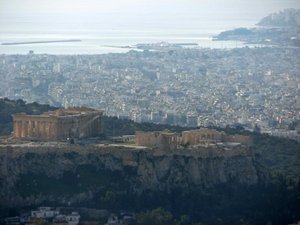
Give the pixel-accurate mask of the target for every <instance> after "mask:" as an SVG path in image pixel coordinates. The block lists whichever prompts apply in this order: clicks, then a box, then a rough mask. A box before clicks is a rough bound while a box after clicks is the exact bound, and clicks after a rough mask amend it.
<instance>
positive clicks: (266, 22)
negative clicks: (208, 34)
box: [214, 9, 300, 47]
mask: <svg viewBox="0 0 300 225" xmlns="http://www.w3.org/2000/svg"><path fill="white" fill-rule="evenodd" d="M257 25H258V26H259V27H255V28H249V29H248V28H237V29H234V30H229V31H224V32H221V33H220V34H219V35H217V36H216V37H214V40H216V41H220V40H222V41H223V40H225V41H227V40H234V41H243V42H246V43H248V44H262V45H269V46H281V47H283V46H297V47H299V46H300V38H299V33H300V9H285V10H283V11H281V12H278V13H273V14H270V15H269V16H267V17H265V18H263V19H262V20H261V21H260V22H259V23H258V24H257Z"/></svg>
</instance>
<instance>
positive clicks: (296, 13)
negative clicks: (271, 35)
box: [257, 9, 300, 27]
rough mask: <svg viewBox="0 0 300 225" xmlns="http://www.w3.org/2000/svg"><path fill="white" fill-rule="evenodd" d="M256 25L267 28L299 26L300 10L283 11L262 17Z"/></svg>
mask: <svg viewBox="0 0 300 225" xmlns="http://www.w3.org/2000/svg"><path fill="white" fill-rule="evenodd" d="M257 25H259V26H268V27H294V26H299V25H300V9H285V10H283V11H280V12H278V13H272V14H270V15H268V16H266V17H264V18H263V19H262V20H261V21H260V22H259V23H258V24H257Z"/></svg>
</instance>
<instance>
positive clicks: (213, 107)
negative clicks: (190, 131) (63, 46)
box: [0, 45, 300, 136]
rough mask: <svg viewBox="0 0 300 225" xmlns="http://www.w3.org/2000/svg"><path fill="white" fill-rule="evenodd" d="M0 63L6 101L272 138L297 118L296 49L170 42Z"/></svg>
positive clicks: (0, 88)
mask: <svg viewBox="0 0 300 225" xmlns="http://www.w3.org/2000/svg"><path fill="white" fill-rule="evenodd" d="M0 64H1V66H0V77H1V81H0V96H3V97H8V98H11V99H20V98H21V99H24V100H26V101H27V102H33V101H36V102H39V103H49V104H51V105H56V106H62V107H65V108H69V107H77V106H87V107H93V108H101V109H103V110H104V111H105V113H106V114H107V115H113V116H118V117H119V118H125V119H132V120H134V121H137V122H154V123H167V124H171V125H181V126H190V127H196V126H201V127H209V126H220V127H225V126H227V125H239V126H243V127H244V128H247V129H254V128H259V129H260V130H261V131H262V132H269V133H272V132H273V133H274V134H275V133H276V134H278V133H281V132H285V134H286V132H289V129H290V128H291V127H293V125H295V124H296V123H297V121H299V112H300V97H299V96H300V95H299V92H300V75H299V71H300V50H299V49H298V48H285V49H283V48H275V47H273V48H271V47H270V48H265V47H262V48H248V47H245V48H239V49H231V50H228V49H195V48H194V49H190V48H185V47H178V46H172V45H168V46H167V47H164V48H163V49H162V50H161V51H158V50H156V51H151V49H150V50H144V51H140V52H138V51H130V52H128V53H125V54H104V55H74V56H67V55H65V56H64V55H60V56H56V55H46V54H43V55H37V54H32V53H31V54H28V55H1V56H0ZM286 135H288V136H289V134H286ZM293 135H294V134H293Z"/></svg>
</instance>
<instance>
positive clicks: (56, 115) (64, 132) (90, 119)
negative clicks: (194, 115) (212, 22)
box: [13, 107, 103, 140]
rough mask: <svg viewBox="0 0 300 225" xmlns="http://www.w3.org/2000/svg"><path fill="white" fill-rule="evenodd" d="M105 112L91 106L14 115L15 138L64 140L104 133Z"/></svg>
mask: <svg viewBox="0 0 300 225" xmlns="http://www.w3.org/2000/svg"><path fill="white" fill-rule="evenodd" d="M102 115H103V112H102V111H100V110H95V109H91V108H85V107H82V108H69V109H59V110H56V111H50V112H46V113H43V114H41V115H27V114H25V113H18V114H14V115H13V128H14V137H15V138H27V139H35V140H64V139H67V138H86V137H96V136H99V135H100V134H101V133H102Z"/></svg>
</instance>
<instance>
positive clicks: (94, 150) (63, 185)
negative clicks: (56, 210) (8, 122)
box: [0, 145, 258, 207]
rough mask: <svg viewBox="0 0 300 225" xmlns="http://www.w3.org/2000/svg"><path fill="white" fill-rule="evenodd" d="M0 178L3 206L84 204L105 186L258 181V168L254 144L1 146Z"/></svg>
mask: <svg viewBox="0 0 300 225" xmlns="http://www.w3.org/2000/svg"><path fill="white" fill-rule="evenodd" d="M0 181H1V182H0V204H1V207H10V206H25V205H33V204H41V203H43V202H45V201H46V202H57V203H60V204H61V203H67V202H69V203H80V202H82V201H86V200H88V199H93V198H94V197H95V195H96V193H97V192H99V191H105V190H113V191H116V192H120V191H126V192H127V193H134V194H139V193H142V192H145V191H160V190H161V191H166V192H167V191H169V190H170V189H172V188H174V187H179V188H193V187H196V188H207V187H211V186H214V185H216V184H222V183H226V182H231V181H234V182H238V183H242V184H255V183H257V182H258V171H257V169H256V166H255V160H254V158H253V156H252V154H251V151H250V150H249V149H231V150H224V149H198V150H190V151H184V152H183V151H181V152H169V153H165V152H159V151H155V150H150V149H135V148H126V147H117V146H114V147H113V146H101V147H100V146H67V145H66V146H42V145H39V146H31V147H29V146H28V147H16V146H15V147H12V146H2V147H0Z"/></svg>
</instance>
